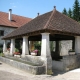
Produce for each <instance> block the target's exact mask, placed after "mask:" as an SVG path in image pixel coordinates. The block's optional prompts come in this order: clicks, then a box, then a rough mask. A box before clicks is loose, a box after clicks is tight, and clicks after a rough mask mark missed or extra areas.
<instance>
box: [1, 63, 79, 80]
mask: <svg viewBox="0 0 80 80" xmlns="http://www.w3.org/2000/svg"><path fill="white" fill-rule="evenodd" d="M32 79H33V80H80V69H75V70H72V71H69V72H66V73H61V72H56V71H55V74H54V75H32V74H29V73H27V72H24V71H22V70H19V69H16V68H14V67H12V66H9V65H7V64H5V63H2V62H0V80H32Z"/></svg>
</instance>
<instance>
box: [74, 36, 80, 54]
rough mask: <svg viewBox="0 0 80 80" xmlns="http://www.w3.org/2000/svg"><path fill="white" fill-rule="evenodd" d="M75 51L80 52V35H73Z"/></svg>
mask: <svg viewBox="0 0 80 80" xmlns="http://www.w3.org/2000/svg"><path fill="white" fill-rule="evenodd" d="M75 52H76V54H78V53H80V36H75Z"/></svg>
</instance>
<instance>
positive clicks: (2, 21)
mask: <svg viewBox="0 0 80 80" xmlns="http://www.w3.org/2000/svg"><path fill="white" fill-rule="evenodd" d="M30 20H31V18H27V17H23V16H19V15H14V14H12V20H11V21H10V20H9V19H8V13H5V12H1V11H0V25H1V26H7V27H16V28H17V27H21V26H23V25H24V24H26V23H27V22H29V21H30Z"/></svg>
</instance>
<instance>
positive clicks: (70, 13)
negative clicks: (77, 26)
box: [68, 8, 72, 18]
mask: <svg viewBox="0 0 80 80" xmlns="http://www.w3.org/2000/svg"><path fill="white" fill-rule="evenodd" d="M68 16H69V17H70V18H72V10H71V8H69V11H68Z"/></svg>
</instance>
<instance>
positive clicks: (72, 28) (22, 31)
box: [3, 9, 80, 39]
mask: <svg viewBox="0 0 80 80" xmlns="http://www.w3.org/2000/svg"><path fill="white" fill-rule="evenodd" d="M41 30H51V31H53V32H55V31H56V32H57V33H58V32H62V33H65V34H66V33H69V34H74V35H80V24H79V23H78V22H77V21H75V20H73V19H71V18H69V17H67V16H66V15H64V14H62V13H60V12H58V11H57V10H56V9H54V10H53V11H50V12H48V13H45V14H43V15H40V16H38V17H36V18H35V19H33V20H31V21H30V22H29V23H27V24H25V25H24V26H22V27H20V28H18V29H16V30H15V31H13V32H11V33H10V34H8V35H7V36H5V37H4V38H3V39H9V38H13V37H16V36H23V35H27V34H30V33H31V32H36V31H41Z"/></svg>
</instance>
